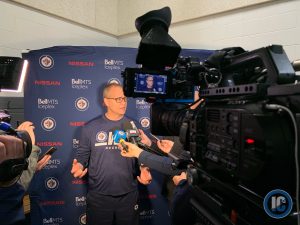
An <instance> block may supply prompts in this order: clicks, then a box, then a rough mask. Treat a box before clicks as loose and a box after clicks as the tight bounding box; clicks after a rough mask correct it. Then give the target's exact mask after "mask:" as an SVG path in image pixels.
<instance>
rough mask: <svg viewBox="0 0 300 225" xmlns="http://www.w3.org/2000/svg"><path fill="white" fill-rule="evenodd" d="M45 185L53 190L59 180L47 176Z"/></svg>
mask: <svg viewBox="0 0 300 225" xmlns="http://www.w3.org/2000/svg"><path fill="white" fill-rule="evenodd" d="M45 185H46V188H47V189H48V190H49V191H54V190H56V189H57V188H58V186H59V182H58V180H57V179H56V178H55V177H49V178H47V179H46V181H45Z"/></svg>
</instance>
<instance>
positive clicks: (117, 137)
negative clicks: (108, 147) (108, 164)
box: [113, 130, 128, 152]
mask: <svg viewBox="0 0 300 225" xmlns="http://www.w3.org/2000/svg"><path fill="white" fill-rule="evenodd" d="M125 139H126V133H125V132H124V131H122V130H115V132H114V134H113V140H114V142H115V143H120V144H121V145H122V147H123V149H124V150H125V151H126V152H128V146H127V145H126V144H125V143H124V141H125Z"/></svg>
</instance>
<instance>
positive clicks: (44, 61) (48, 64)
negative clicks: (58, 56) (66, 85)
mask: <svg viewBox="0 0 300 225" xmlns="http://www.w3.org/2000/svg"><path fill="white" fill-rule="evenodd" d="M39 63H40V66H41V67H42V68H44V69H51V68H52V67H53V66H54V60H53V58H52V57H51V56H50V55H42V56H41V57H40V59H39Z"/></svg>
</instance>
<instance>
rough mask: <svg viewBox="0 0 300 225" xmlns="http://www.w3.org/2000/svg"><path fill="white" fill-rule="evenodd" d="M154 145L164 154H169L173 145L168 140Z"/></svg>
mask: <svg viewBox="0 0 300 225" xmlns="http://www.w3.org/2000/svg"><path fill="white" fill-rule="evenodd" d="M156 144H157V146H158V147H159V149H160V150H162V151H163V152H164V153H169V152H170V151H171V149H172V147H173V145H174V142H173V141H170V140H160V141H158V142H156Z"/></svg>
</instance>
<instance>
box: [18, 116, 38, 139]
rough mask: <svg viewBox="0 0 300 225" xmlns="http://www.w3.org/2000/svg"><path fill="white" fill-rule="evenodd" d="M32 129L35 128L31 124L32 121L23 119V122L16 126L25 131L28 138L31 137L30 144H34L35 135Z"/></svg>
mask: <svg viewBox="0 0 300 225" xmlns="http://www.w3.org/2000/svg"><path fill="white" fill-rule="evenodd" d="M34 129H35V127H34V126H33V123H32V122H30V121H25V122H23V123H21V124H20V125H19V126H18V128H17V130H25V131H27V132H28V134H29V136H30V138H31V142H32V144H33V145H35V135H34V132H33V130H34Z"/></svg>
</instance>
